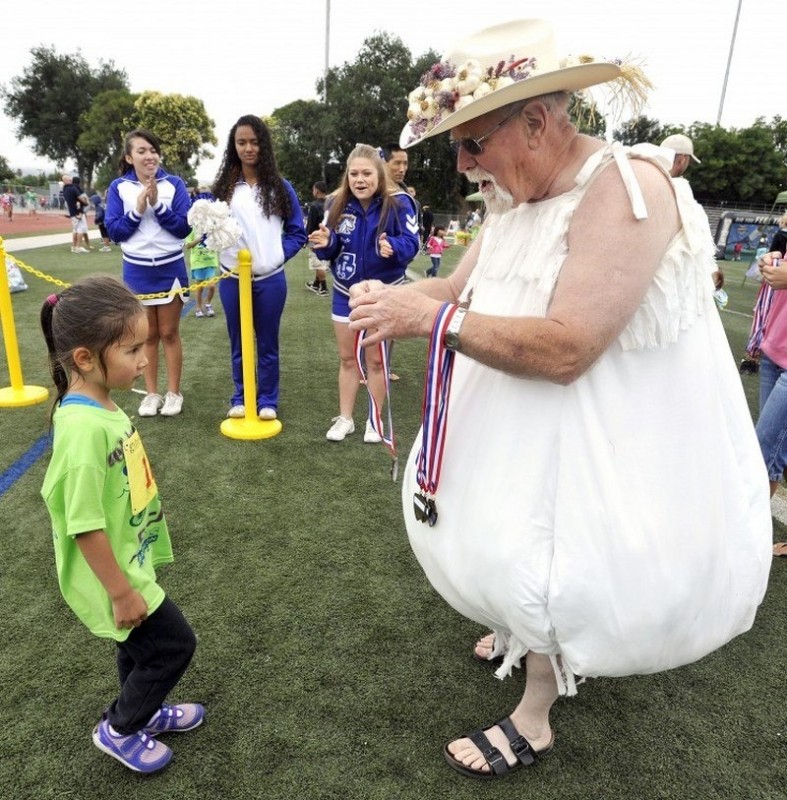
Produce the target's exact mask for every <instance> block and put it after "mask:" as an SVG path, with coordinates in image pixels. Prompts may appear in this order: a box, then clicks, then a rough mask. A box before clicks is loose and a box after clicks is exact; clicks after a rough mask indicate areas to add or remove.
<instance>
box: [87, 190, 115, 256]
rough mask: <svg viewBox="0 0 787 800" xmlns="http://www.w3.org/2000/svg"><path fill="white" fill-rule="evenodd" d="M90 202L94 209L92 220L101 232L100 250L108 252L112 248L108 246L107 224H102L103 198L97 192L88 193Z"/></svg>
mask: <svg viewBox="0 0 787 800" xmlns="http://www.w3.org/2000/svg"><path fill="white" fill-rule="evenodd" d="M90 202H91V203H92V204H93V208H94V209H95V210H96V211H95V217H94V222H95V223H96V225H97V226H98V232H99V233H100V234H101V252H102V253H109V252H110V251H111V250H112V248H111V247H110V244H111V242H110V240H109V234H108V233H107V226H106V225H104V212H105V208H104V200H103V198H102V197H101V195H100V194H99V193H98V192H95V193H94V194H92V195H90Z"/></svg>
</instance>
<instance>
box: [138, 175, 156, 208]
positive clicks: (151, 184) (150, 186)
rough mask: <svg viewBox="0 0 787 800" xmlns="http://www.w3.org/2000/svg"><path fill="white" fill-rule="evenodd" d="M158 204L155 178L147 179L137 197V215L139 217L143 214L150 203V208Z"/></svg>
mask: <svg viewBox="0 0 787 800" xmlns="http://www.w3.org/2000/svg"><path fill="white" fill-rule="evenodd" d="M157 202H158V185H157V184H156V179H155V178H149V179H148V180H147V181H145V183H144V185H143V187H142V191H141V192H140V193H139V197H137V214H139V216H140V217H141V216H142V215H143V214H144V213H145V209H146V208H147V207H148V203H150V205H151V207H152V206H155V205H156V203H157Z"/></svg>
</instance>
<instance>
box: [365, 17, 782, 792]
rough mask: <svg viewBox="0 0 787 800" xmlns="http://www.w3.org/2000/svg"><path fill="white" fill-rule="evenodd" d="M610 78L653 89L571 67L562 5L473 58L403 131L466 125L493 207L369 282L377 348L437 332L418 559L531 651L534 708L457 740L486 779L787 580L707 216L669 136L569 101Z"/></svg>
mask: <svg viewBox="0 0 787 800" xmlns="http://www.w3.org/2000/svg"><path fill="white" fill-rule="evenodd" d="M610 82H612V83H614V84H616V86H615V88H616V89H617V92H616V94H617V95H618V96H619V94H620V91H621V90H622V91H626V89H628V90H629V93H630V94H631V93H632V92H633V93H634V94H637V93H639V91H640V90H641V89H642V88H643V86H644V85H645V83H644V82H643V79H642V76H641V73H638V72H637V70H636V68H633V67H632V66H631V65H629V64H620V63H617V62H616V63H610V62H605V61H596V60H594V59H592V58H590V57H588V56H584V55H583V56H582V58H581V59H577V60H573V61H561V60H560V59H559V58H558V56H557V50H556V47H555V44H554V37H553V33H552V30H551V28H550V27H549V25H547V24H546V23H545V22H543V21H541V20H521V21H515V22H511V23H507V24H505V25H500V26H497V27H494V28H488V29H486V30H482V31H480V32H478V33H476V34H474V35H473V36H470V37H469V38H468V39H466V40H465V41H464V42H461V43H460V44H459V45H457V46H456V47H455V48H453V49H452V50H451V51H449V53H448V54H447V55H446V56H445V57H444V59H443V60H442V61H441V62H440V63H438V64H435V65H434V66H433V67H432V68H431V69H430V70H429V72H428V73H427V74H426V75H425V76H424V79H423V81H422V85H421V86H420V87H418V88H417V89H416V90H415V91H413V92H412V93H411V95H410V97H409V103H410V107H409V111H408V120H409V121H408V124H407V125H406V126H405V129H404V130H403V132H402V137H401V142H402V144H403V146H407V147H409V146H412V145H415V144H417V143H418V142H420V141H422V140H423V139H425V138H429V137H431V136H434V135H437V134H440V133H444V132H445V133H448V134H449V137H450V140H451V143H452V146H453V147H454V149H455V151H456V153H457V168H458V170H459V171H461V172H463V173H464V174H465V175H466V176H467V177H468V178H469V179H470V180H472V181H474V182H476V183H478V184H479V187H480V191H481V192H482V194H483V197H484V200H485V202H486V206H487V210H488V214H487V218H486V220H485V222H484V225H483V227H482V229H481V232H480V234H479V235H478V237H477V238H476V240H475V241H474V242H473V243H472V244H471V245H470V247H469V248H468V249H467V252H466V254H465V255H464V257H463V258H462V261H461V262H460V264H459V265H458V267H457V269H456V271H455V272H454V273H453V274H452V275H451V276H449V277H448V278H445V279H440V278H437V279H432V280H429V281H420V282H418V284H415V285H409V286H403V287H386V286H384V285H383V284H381V283H379V282H376V281H363V282H361V283H359V284H358V285H357V287H354V291H353V292H352V300H351V306H352V307H353V311H352V313H351V317H350V319H351V325H350V327H351V328H354V329H356V330H363V331H365V332H366V333H365V338H364V344H366V345H369V344H374V343H376V342H378V341H381V340H383V339H389V338H397V339H398V338H405V337H425V338H427V339H428V340H429V353H428V371H427V376H428V379H427V384H426V391H425V400H424V424H423V427H422V430H421V432H420V433H419V435H418V437H417V439H416V442H415V445H414V447H413V450H412V452H411V454H410V457H409V458H408V462H407V466H406V469H405V475H404V479H403V487H402V500H403V511H404V520H405V524H406V527H407V532H408V536H409V538H410V543H411V546H412V547H413V550H414V552H415V555H416V557H417V558H418V560H419V562H420V564H421V566H422V567H423V569H424V571H425V572H426V574H427V576H428V578H429V580H430V581H431V583H432V585H433V586H434V587H435V589H436V590H437V591H438V592H439V593H440V594H441V595H442V596H443V597H444V598H445V600H446V601H447V602H448V603H450V604H451V605H452V606H453V607H454V608H455V609H457V610H458V611H459V612H460V613H462V614H464V615H466V616H467V617H469V618H471V619H473V620H475V621H476V622H478V623H479V624H482V625H484V626H488V627H489V628H491V629H492V630H493V631H494V637H493V647H492V649H491V650H490V652H489V653H488V655H490V656H497V655H501V656H503V661H502V665H501V667H500V669H499V670H498V673H497V674H498V675H499V676H500V677H503V676H505V675H509V674H511V668H512V667H513V666H514V665H515V664H516V663H517V662H520V660H523V661H524V672H525V677H526V680H525V689H524V694H523V696H522V699H521V701H520V702H519V704H518V705H517V706H516V708H515V709H514V710H513V711H512V713H511V714H510V715H509V716H507V717H505V718H504V719H502V720H500V721H499V722H497V723H495V724H492V725H485V726H483V727H481V728H479V729H478V730H476V731H473V732H472V733H470V734H467V735H465V736H459V737H456V738H454V739H453V740H451V741H449V742H448V743H447V744H446V745H445V747H444V750H443V754H444V756H445V758H446V760H447V762H448V764H449V765H450V766H451V767H452V768H453V769H455V770H457V771H458V772H460V773H462V774H463V775H467V776H472V777H481V778H494V777H498V776H501V775H504V774H506V773H507V772H508V771H510V770H511V769H515V768H519V767H522V766H529V765H532V764H534V763H537V762H538V760H539V759H540V758H541V757H543V756H544V755H546V754H547V753H548V752H549V751H550V750H551V748H552V745H553V741H554V733H553V731H552V728H551V725H550V720H549V716H550V709H551V707H552V705H553V704H554V702H555V701H556V699H557V697H558V696H559V695H560V694H568V695H571V694H574V693H576V691H577V685H578V683H580V680H579V678H578V676H583V677H593V676H602V675H605V676H617V675H631V674H636V673H649V672H656V671H659V670H664V669H670V668H673V667H677V666H680V665H681V664H686V663H689V662H691V661H694V660H696V659H698V658H701V657H702V656H704V655H705V654H707V653H709V652H711V651H712V650H714V649H716V648H718V647H720V646H721V645H722V644H724V643H725V642H727V641H729V640H730V639H731V638H733V637H734V636H736V635H738V634H740V633H742V632H744V631H746V630H748V629H749V627H750V626H751V624H752V621H753V618H754V613H755V610H756V608H757V606H758V604H759V602H760V601H761V599H762V597H763V594H764V592H765V588H766V583H767V577H768V570H769V567H770V561H771V515H770V505H769V498H768V480H767V475H766V473H765V469H764V467H763V464H762V458H761V456H760V452H759V448H758V445H757V440H756V437H755V435H754V429H753V426H752V421H751V416H750V414H749V410H748V406H747V404H746V399H745V397H744V395H743V390H742V387H741V384H740V380H739V378H738V373H737V370H736V367H735V364H734V362H733V360H732V357H731V354H730V350H729V346H728V344H727V340H726V337H725V334H724V330H723V328H722V326H721V322H720V320H719V315H718V314H717V313H715V311H714V306H713V299H712V296H711V295H712V287H711V285H710V282H709V281H708V279H707V266H708V264H707V260H706V253H705V251H704V249H703V247H702V244H701V243H698V242H695V241H694V239H693V238H692V237H689V236H688V235H687V233H686V230H685V222H686V220H687V219H688V218H689V216H690V215H691V214H692V213H693V212H692V211H691V210H690V209H689V208H687V204H686V200H685V198H684V197H683V196H682V195H681V194H680V193H677V192H675V191H673V189H672V187H671V185H670V177H669V173H668V170H669V166H670V164H669V163H668V159H666V158H665V157H664V153H665V151H663V150H661V149H660V148H657V147H653V146H652V145H644V146H641V147H640V148H632V149H627V148H624V147H623V146H622V145H620V144H617V143H614V144H607V143H605V142H603V141H600V140H596V139H592V138H590V137H588V136H585V135H582V134H579V133H578V132H577V130H576V128H575V126H574V125H573V123H572V122H571V120H570V117H569V113H568V106H569V102H570V93H572V92H577V91H580V90H583V89H587V88H588V87H590V86H596V85H601V84H605V83H610ZM493 704H494V705H497V703H496V702H495V701H494V700H490V706H491V705H493Z"/></svg>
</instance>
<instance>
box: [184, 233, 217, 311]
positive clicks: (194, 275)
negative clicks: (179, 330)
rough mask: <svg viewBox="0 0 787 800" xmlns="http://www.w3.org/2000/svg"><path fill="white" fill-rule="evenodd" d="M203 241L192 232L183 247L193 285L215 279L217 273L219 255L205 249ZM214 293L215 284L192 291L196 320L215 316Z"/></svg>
mask: <svg viewBox="0 0 787 800" xmlns="http://www.w3.org/2000/svg"><path fill="white" fill-rule="evenodd" d="M203 239H204V237H202V236H195V234H194V231H192V232H191V233H190V234H189V235H188V236H187V237H186V244H185V247H186V250H187V251H188V253H189V265H190V266H191V280H192V281H194V283H200V282H202V281H207V280H209V279H210V278H215V277H216V275H218V272H219V254H218V253H217V252H216V251H215V250H211V249H210V248H209V247H206V246H205V243H204V241H203ZM203 291H204V292H205V302H204V303H203V297H202V293H203ZM215 292H216V286H215V284H211V285H210V286H208V287H206V288H205V289H204V290H203V289H202V287H197V288H196V289H195V290H194V302H195V303H196V305H197V310H196V311H195V312H194V316H195V317H196V318H197V319H202V318H203V317H215V316H216V312H215V311H214V310H213V306H212V305H211V302H212V300H213V295H214V294H215Z"/></svg>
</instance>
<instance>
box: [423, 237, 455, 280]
mask: <svg viewBox="0 0 787 800" xmlns="http://www.w3.org/2000/svg"><path fill="white" fill-rule="evenodd" d="M450 246H451V245H449V244H448V243H447V242H446V241H445V228H444V227H443V226H442V225H437V226H436V227H435V229H434V233H433V234H432V235H431V236H430V237H429V238H428V239H427V240H426V252H427V253H428V254H429V258H431V259H432V266H431V267H430V268H429V269H428V270H426V272H425V273H424V274H425V275H426V277H427V278H436V277H437V273H438V271H439V269H440V261H441V259H442V257H443V250H445V249H446V247H450Z"/></svg>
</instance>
